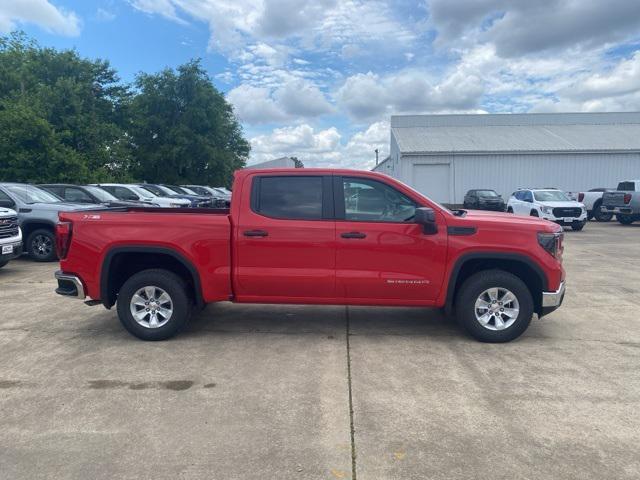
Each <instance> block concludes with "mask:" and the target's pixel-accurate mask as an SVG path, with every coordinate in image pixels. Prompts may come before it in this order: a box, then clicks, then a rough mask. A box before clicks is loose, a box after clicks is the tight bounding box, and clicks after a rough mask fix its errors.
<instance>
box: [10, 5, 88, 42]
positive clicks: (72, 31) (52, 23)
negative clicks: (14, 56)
mask: <svg viewBox="0 0 640 480" xmlns="http://www.w3.org/2000/svg"><path fill="white" fill-rule="evenodd" d="M22 23H32V24H35V25H38V26H39V27H41V28H43V29H45V30H47V31H50V32H53V33H57V34H60V35H65V36H69V37H72V36H76V35H79V34H80V23H81V22H80V18H78V16H77V15H76V14H75V13H74V12H71V11H66V10H64V9H62V8H60V7H55V6H54V5H52V4H51V3H50V2H49V1H47V0H9V1H6V0H5V1H2V2H0V33H8V32H10V31H11V30H13V29H15V28H16V27H17V26H18V25H19V24H22Z"/></svg>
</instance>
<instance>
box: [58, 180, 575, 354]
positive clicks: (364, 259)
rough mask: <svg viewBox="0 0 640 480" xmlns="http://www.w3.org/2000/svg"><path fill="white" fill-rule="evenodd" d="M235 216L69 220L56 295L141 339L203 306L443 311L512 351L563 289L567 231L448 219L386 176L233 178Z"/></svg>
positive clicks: (495, 217)
mask: <svg viewBox="0 0 640 480" xmlns="http://www.w3.org/2000/svg"><path fill="white" fill-rule="evenodd" d="M233 192H234V194H233V197H232V201H231V207H230V209H229V210H205V209H193V208H191V209H181V210H178V209H175V210H171V209H153V208H151V209H150V208H145V209H137V208H123V209H121V210H118V209H110V210H103V211H101V210H95V211H93V212H78V213H61V214H60V222H59V224H58V227H57V247H58V252H59V256H60V259H61V260H60V268H61V269H60V270H59V271H58V272H56V274H55V276H56V278H57V280H58V288H57V290H56V292H57V293H59V294H61V295H66V296H69V297H76V298H79V299H83V300H85V299H87V298H88V300H86V301H87V302H88V303H89V304H96V303H101V304H103V305H104V306H105V307H107V308H111V307H113V306H114V305H116V307H117V312H118V316H119V318H120V321H121V322H122V324H123V326H124V327H125V328H126V329H127V330H128V331H129V332H131V333H132V334H133V335H135V336H137V337H138V338H141V339H143V340H163V339H167V338H169V337H172V336H173V335H175V334H176V333H177V332H179V331H180V330H181V329H182V328H184V326H185V325H186V324H187V322H188V319H189V317H190V315H191V312H192V311H193V310H194V309H197V308H201V307H203V306H204V305H205V304H207V303H212V302H221V301H233V302H238V303H282V304H323V305H329V304H346V305H387V306H416V307H436V308H442V309H444V310H445V311H446V312H447V313H448V314H451V315H455V316H456V318H457V319H458V321H459V322H460V323H461V324H462V325H463V326H464V327H465V328H466V330H467V331H468V332H469V333H470V334H471V335H472V336H474V337H475V338H477V339H478V340H481V341H488V342H506V341H509V340H512V339H514V338H516V337H518V336H519V335H521V334H522V333H523V332H524V331H525V330H526V328H527V327H528V325H529V323H530V321H531V319H532V315H533V314H534V313H537V314H538V316H543V315H545V314H547V313H549V312H551V311H553V310H554V309H556V308H557V307H558V306H559V305H560V304H561V302H562V300H563V297H564V292H565V273H564V270H563V267H562V251H563V233H562V231H561V227H560V226H558V225H556V224H554V223H551V222H548V221H546V220H543V219H540V218H534V217H524V216H523V217H518V216H514V215H508V214H506V213H496V212H466V211H463V210H462V211H450V210H448V209H446V208H444V207H442V206H440V205H439V204H437V203H435V202H433V201H431V200H430V199H428V198H427V197H424V196H422V195H421V194H419V193H418V192H416V191H415V190H413V189H411V188H409V187H407V186H406V185H404V184H402V183H400V182H398V181H396V180H394V179H392V178H390V177H388V176H386V175H383V174H379V173H373V172H362V171H352V170H330V169H269V170H241V171H239V172H236V174H235V180H234V188H233Z"/></svg>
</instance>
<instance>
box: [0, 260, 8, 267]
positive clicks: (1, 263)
mask: <svg viewBox="0 0 640 480" xmlns="http://www.w3.org/2000/svg"><path fill="white" fill-rule="evenodd" d="M7 263H9V261H8V260H7V261H6V262H0V268H2V267H4V266H5V265H6V264H7Z"/></svg>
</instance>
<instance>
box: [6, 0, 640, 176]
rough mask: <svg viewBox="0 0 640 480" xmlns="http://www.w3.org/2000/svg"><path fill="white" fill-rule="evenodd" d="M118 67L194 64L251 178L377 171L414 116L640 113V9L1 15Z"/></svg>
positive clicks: (392, 6) (68, 2)
mask: <svg viewBox="0 0 640 480" xmlns="http://www.w3.org/2000/svg"><path fill="white" fill-rule="evenodd" d="M15 29H21V30H24V31H25V32H27V33H28V34H29V35H30V36H32V37H33V38H35V39H36V40H37V41H38V42H39V43H40V44H41V45H44V46H52V47H56V48H75V49H76V50H77V51H78V52H79V53H80V54H81V55H83V56H86V57H89V58H103V59H108V60H109V61H110V62H111V64H112V66H113V67H114V68H116V70H117V71H118V72H119V74H120V76H121V78H122V80H123V81H127V82H130V81H132V80H133V79H134V78H135V75H136V73H137V72H140V71H144V72H156V71H159V70H161V69H163V68H165V67H176V66H177V65H180V64H182V63H185V62H187V61H189V60H190V59H192V58H201V59H202V64H203V66H204V67H205V69H206V70H207V72H208V74H209V75H210V77H211V79H212V81H213V82H214V84H215V85H216V87H217V88H218V89H219V90H220V91H221V92H223V93H224V94H225V96H226V98H227V100H228V101H229V102H231V103H232V104H233V106H234V109H235V112H236V115H237V116H238V118H239V120H240V121H241V123H242V126H243V129H244V133H245V136H246V137H247V138H248V139H249V141H250V142H251V147H252V150H251V157H250V160H249V163H250V164H251V163H255V162H258V161H263V160H268V159H272V158H277V157H281V156H285V155H287V156H297V157H298V158H299V159H300V160H302V161H303V162H304V164H305V165H306V166H318V167H322V166H330V167H334V166H339V167H345V168H365V169H369V168H371V167H372V166H373V165H374V164H375V153H374V150H375V149H378V150H379V152H380V160H382V159H383V158H384V157H385V156H386V155H387V154H388V151H389V135H390V133H389V118H390V116H391V115H393V114H407V113H487V112H488V113H509V112H567V111H585V112H590V111H637V110H640V0H606V1H603V0H536V1H531V0H413V1H411V0H395V1H384V0H311V1H307V0H232V1H231V0H95V1H91V0H0V34H3V33H7V32H10V31H12V30H15Z"/></svg>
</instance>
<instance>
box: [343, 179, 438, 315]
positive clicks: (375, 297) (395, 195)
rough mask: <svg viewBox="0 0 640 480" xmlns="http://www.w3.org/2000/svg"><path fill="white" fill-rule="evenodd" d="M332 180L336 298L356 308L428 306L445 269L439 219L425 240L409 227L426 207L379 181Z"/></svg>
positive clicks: (420, 230)
mask: <svg viewBox="0 0 640 480" xmlns="http://www.w3.org/2000/svg"><path fill="white" fill-rule="evenodd" d="M334 178H335V180H334V191H335V198H336V207H335V209H336V212H335V213H336V247H337V251H336V289H337V293H338V295H340V296H342V297H344V298H345V300H346V302H347V303H356V304H357V303H363V304H389V305H392V304H400V305H402V304H404V305H413V304H415V305H430V304H432V303H433V302H434V301H435V299H436V298H437V297H438V294H439V293H440V289H441V283H442V279H443V276H444V269H445V264H446V248H447V233H446V226H445V225H444V219H443V218H438V219H437V221H438V224H439V228H438V232H437V233H436V234H431V235H428V234H425V233H423V227H422V225H418V224H416V223H414V222H413V217H414V213H415V209H416V207H418V206H426V205H420V204H419V203H418V200H415V199H412V198H410V197H409V195H408V194H405V193H402V192H400V191H399V190H397V189H396V188H395V187H393V186H390V185H388V184H386V183H383V182H381V181H378V180H373V179H369V178H364V177H357V176H355V177H340V176H336V177H334ZM439 215H441V214H438V216H439Z"/></svg>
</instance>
